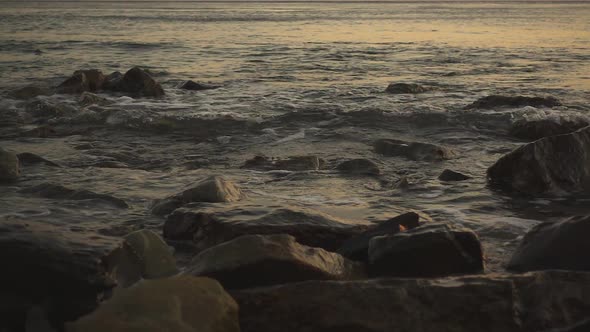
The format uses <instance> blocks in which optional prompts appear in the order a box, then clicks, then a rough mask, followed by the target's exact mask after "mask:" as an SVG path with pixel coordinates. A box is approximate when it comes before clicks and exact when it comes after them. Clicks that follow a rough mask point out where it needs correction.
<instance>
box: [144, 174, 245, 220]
mask: <svg viewBox="0 0 590 332" xmlns="http://www.w3.org/2000/svg"><path fill="white" fill-rule="evenodd" d="M242 198H244V193H243V192H242V190H241V189H240V187H238V186H237V185H236V184H235V183H233V182H231V181H229V180H226V179H225V178H224V177H221V176H212V177H208V178H206V179H203V180H201V181H199V182H197V183H196V184H195V185H194V186H193V187H191V188H189V189H187V190H185V191H183V192H181V193H178V194H176V195H173V196H170V197H168V198H165V199H163V200H160V201H156V202H155V204H154V206H153V207H152V213H153V214H155V215H166V214H169V213H170V212H172V211H174V210H175V209H177V208H179V207H181V206H183V205H184V204H187V203H191V202H207V203H229V202H236V201H239V200H241V199H242Z"/></svg>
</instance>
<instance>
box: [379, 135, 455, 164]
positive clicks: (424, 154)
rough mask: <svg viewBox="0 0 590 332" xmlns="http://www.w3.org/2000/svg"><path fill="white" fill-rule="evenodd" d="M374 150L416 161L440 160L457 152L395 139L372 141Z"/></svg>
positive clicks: (441, 147)
mask: <svg viewBox="0 0 590 332" xmlns="http://www.w3.org/2000/svg"><path fill="white" fill-rule="evenodd" d="M373 147H374V148H375V152H377V153H379V154H382V155H384V156H389V157H405V158H408V159H411V160H416V161H441V160H447V159H452V158H454V157H455V156H456V155H457V153H456V152H455V151H453V150H452V149H450V148H448V147H444V146H438V145H435V144H430V143H422V142H406V141H402V140H397V139H379V140H377V141H375V142H374V143H373Z"/></svg>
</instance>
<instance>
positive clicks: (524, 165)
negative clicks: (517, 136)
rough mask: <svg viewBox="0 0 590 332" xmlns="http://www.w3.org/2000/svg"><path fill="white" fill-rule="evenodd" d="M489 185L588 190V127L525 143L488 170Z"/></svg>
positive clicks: (544, 191)
mask: <svg viewBox="0 0 590 332" xmlns="http://www.w3.org/2000/svg"><path fill="white" fill-rule="evenodd" d="M487 173H488V178H489V181H490V184H492V185H493V186H496V187H499V188H502V189H505V190H510V191H516V192H520V193H525V194H531V195H535V194H563V193H589V192H590V127H585V128H583V129H580V130H578V131H576V132H573V133H570V134H565V135H557V136H550V137H545V138H543V139H540V140H538V141H535V142H532V143H528V144H525V145H523V146H521V147H520V148H518V149H516V150H514V151H512V152H510V153H508V154H507V155H505V156H503V157H502V158H500V159H499V160H498V161H497V162H496V163H495V164H494V165H493V166H491V167H490V168H489V169H488V172H487Z"/></svg>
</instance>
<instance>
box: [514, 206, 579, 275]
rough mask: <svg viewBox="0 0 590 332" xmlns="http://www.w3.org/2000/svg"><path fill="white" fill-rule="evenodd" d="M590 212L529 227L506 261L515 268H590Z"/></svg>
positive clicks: (520, 270) (531, 269)
mask: <svg viewBox="0 0 590 332" xmlns="http://www.w3.org/2000/svg"><path fill="white" fill-rule="evenodd" d="M589 236H590V216H577V217H572V218H569V219H565V220H563V221H560V222H544V223H541V224H539V225H537V226H535V227H533V229H531V230H530V231H529V232H528V233H527V234H526V235H525V236H524V238H523V239H522V242H521V243H520V246H519V247H518V249H516V252H515V253H514V255H513V256H512V258H511V259H510V262H509V263H508V269H509V270H512V271H518V272H526V271H536V270H551V269H555V270H580V271H590V260H588V257H587V253H588V252H589V250H590V242H589V241H588V237H589Z"/></svg>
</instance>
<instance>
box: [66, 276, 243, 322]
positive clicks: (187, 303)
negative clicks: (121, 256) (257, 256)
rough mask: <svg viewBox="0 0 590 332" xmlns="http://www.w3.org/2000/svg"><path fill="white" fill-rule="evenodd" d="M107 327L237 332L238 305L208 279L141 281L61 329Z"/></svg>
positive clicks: (189, 277)
mask: <svg viewBox="0 0 590 332" xmlns="http://www.w3.org/2000/svg"><path fill="white" fill-rule="evenodd" d="M106 331H113V332H116V331H142V332H161V331H170V332H188V331H199V332H239V331H240V325H239V322H238V305H237V304H236V302H235V301H234V299H233V298H232V297H231V296H230V295H229V294H227V293H226V292H225V290H224V289H223V287H221V285H220V284H219V283H218V282H217V281H215V280H212V279H209V278H197V277H192V276H188V275H180V276H174V277H170V278H163V279H155V280H146V281H143V282H141V283H139V284H137V285H136V286H133V287H130V288H127V289H123V290H118V291H117V292H115V294H114V296H113V298H111V299H110V300H108V301H106V302H105V303H103V304H102V305H101V306H100V307H99V308H98V309H97V310H96V311H95V312H93V313H92V314H90V315H88V316H85V317H82V318H80V319H79V320H78V321H76V322H73V323H68V324H67V326H66V332H106Z"/></svg>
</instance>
